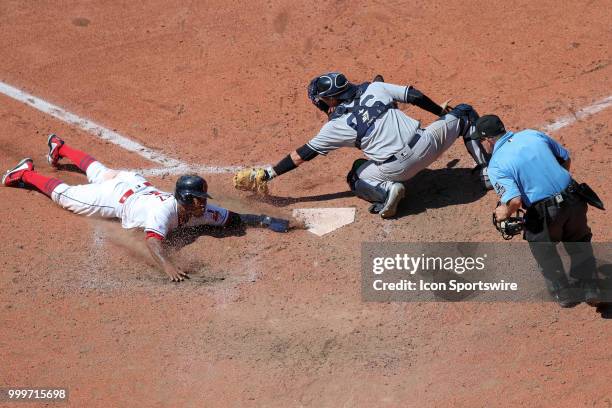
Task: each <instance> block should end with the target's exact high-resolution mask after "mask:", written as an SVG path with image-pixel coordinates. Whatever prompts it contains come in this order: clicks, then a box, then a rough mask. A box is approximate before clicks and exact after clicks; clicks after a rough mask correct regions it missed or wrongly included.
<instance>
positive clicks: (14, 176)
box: [2, 157, 34, 187]
mask: <svg viewBox="0 0 612 408" xmlns="http://www.w3.org/2000/svg"><path fill="white" fill-rule="evenodd" d="M31 170H34V161H33V160H32V159H30V158H29V157H28V158H25V159H23V160H21V161H20V162H19V164H17V165H16V166H15V167H13V168H12V169H10V170H8V171H7V172H6V173H5V174H4V176H3V177H2V185H4V186H6V187H14V186H16V185H18V184H19V182H20V181H21V177H22V176H23V173H25V172H26V171H31Z"/></svg>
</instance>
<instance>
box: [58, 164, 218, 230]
mask: <svg viewBox="0 0 612 408" xmlns="http://www.w3.org/2000/svg"><path fill="white" fill-rule="evenodd" d="M107 171H109V170H108V169H107V168H106V167H104V166H103V165H101V164H100V163H99V162H94V163H93V164H91V165H90V166H89V168H88V170H87V176H88V179H89V181H90V182H91V184H83V185H78V186H69V185H67V184H64V183H62V184H60V185H59V186H57V187H56V188H55V190H53V193H52V194H51V198H52V199H53V201H55V202H56V203H58V204H59V205H60V206H62V207H63V208H65V209H67V210H70V211H72V212H74V213H76V214H81V215H87V216H99V217H104V218H119V219H120V220H121V225H122V226H123V228H128V229H129V228H142V229H144V230H145V232H152V233H155V234H157V235H159V236H161V237H166V235H167V234H168V233H169V232H170V231H172V230H173V229H175V228H177V227H178V207H177V201H176V198H174V195H173V194H171V193H166V192H163V191H160V190H158V189H157V188H155V187H153V186H151V185H150V184H149V183H148V182H147V180H146V179H145V178H144V177H142V176H141V175H139V174H136V173H131V172H124V171H122V172H120V173H119V174H118V175H117V176H116V177H114V178H111V179H110V180H106V179H105V178H104V174H105V173H106V172H107ZM130 192H131V193H130ZM228 216H229V211H228V210H226V209H225V208H221V207H217V206H214V205H211V204H207V206H206V210H205V211H204V213H203V214H202V216H201V217H191V218H190V219H189V221H188V222H187V223H186V225H185V226H188V227H193V226H198V225H211V226H222V225H224V224H225V222H226V221H227V218H228Z"/></svg>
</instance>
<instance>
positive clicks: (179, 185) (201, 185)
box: [174, 175, 212, 206]
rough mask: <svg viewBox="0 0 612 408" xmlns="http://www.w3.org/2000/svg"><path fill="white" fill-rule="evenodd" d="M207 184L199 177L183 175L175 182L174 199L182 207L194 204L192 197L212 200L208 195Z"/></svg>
mask: <svg viewBox="0 0 612 408" xmlns="http://www.w3.org/2000/svg"><path fill="white" fill-rule="evenodd" d="M207 191H208V183H206V180H204V179H203V178H202V177H200V176H195V175H185V176H181V177H179V179H178V180H176V188H175V189H174V197H175V198H176V200H177V201H178V202H179V203H180V204H181V205H184V206H191V205H193V204H194V197H198V198H212V197H211V196H210V195H208V192H207Z"/></svg>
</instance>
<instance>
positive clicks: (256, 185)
mask: <svg viewBox="0 0 612 408" xmlns="http://www.w3.org/2000/svg"><path fill="white" fill-rule="evenodd" d="M234 187H236V188H237V189H238V190H244V191H253V192H256V193H257V194H268V174H267V173H266V171H265V170H264V169H261V168H259V169H258V168H252V167H249V168H247V169H243V170H240V171H239V172H238V173H236V174H234Z"/></svg>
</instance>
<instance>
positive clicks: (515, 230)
mask: <svg viewBox="0 0 612 408" xmlns="http://www.w3.org/2000/svg"><path fill="white" fill-rule="evenodd" d="M499 204H500V203H499V202H498V203H497V205H498V206H499ZM493 225H494V226H495V229H496V230H497V231H499V233H500V234H501V236H502V238H503V239H505V240H509V239H512V238H514V236H515V235H518V234H520V233H521V232H522V231H523V229H524V227H525V211H523V210H522V209H520V208H519V209H518V210H517V211H516V214H515V215H514V216H512V217H508V218H506V219H505V220H503V221H498V220H497V217H496V216H495V211H494V212H493Z"/></svg>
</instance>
